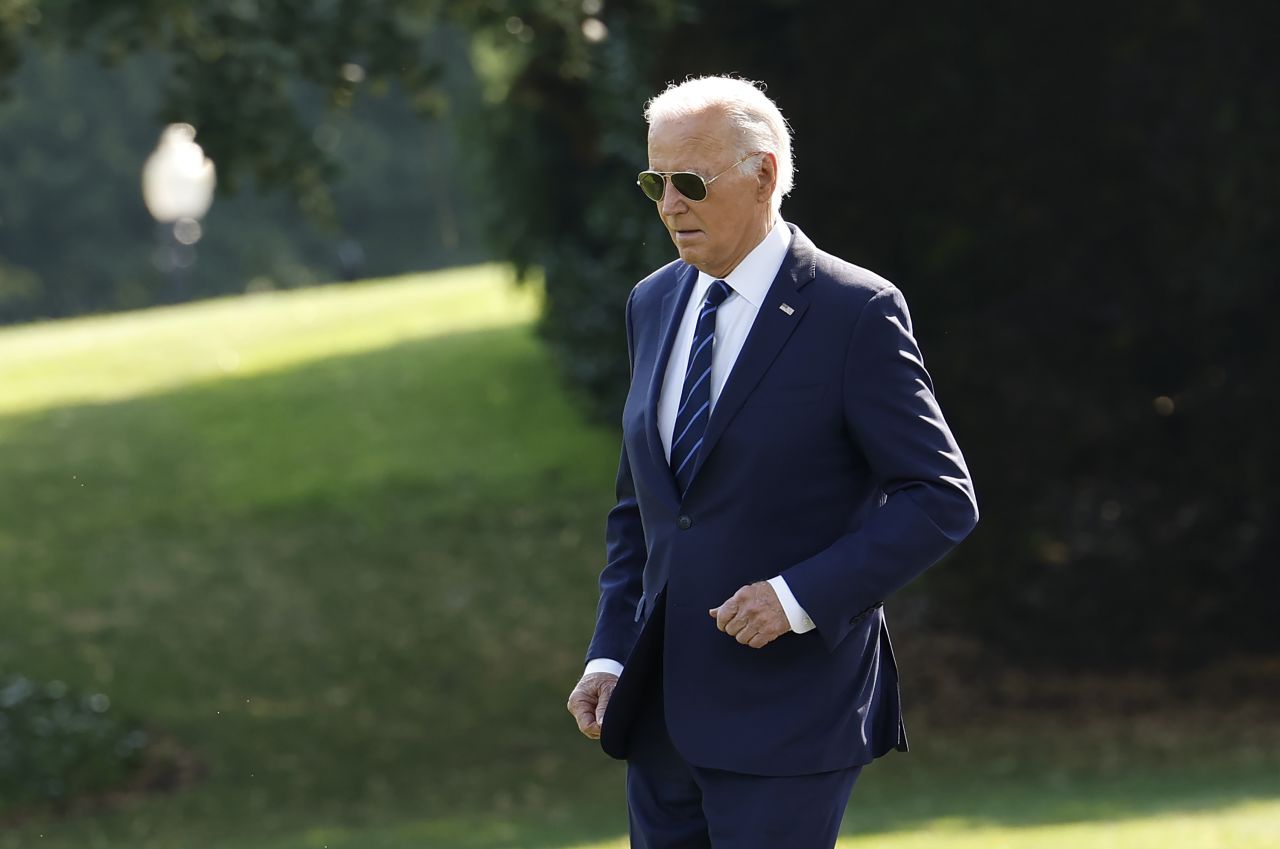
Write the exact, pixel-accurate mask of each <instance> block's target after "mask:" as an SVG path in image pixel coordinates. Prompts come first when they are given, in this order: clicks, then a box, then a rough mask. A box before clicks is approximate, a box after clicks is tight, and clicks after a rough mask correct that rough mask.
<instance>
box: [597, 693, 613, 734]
mask: <svg viewBox="0 0 1280 849" xmlns="http://www.w3.org/2000/svg"><path fill="white" fill-rule="evenodd" d="M612 697H613V688H612V687H609V688H607V689H606V688H601V690H600V700H599V701H597V702H596V713H595V721H596V725H604V714H605V711H606V710H608V708H609V699H610V698H612Z"/></svg>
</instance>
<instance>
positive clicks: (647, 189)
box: [636, 171, 666, 203]
mask: <svg viewBox="0 0 1280 849" xmlns="http://www.w3.org/2000/svg"><path fill="white" fill-rule="evenodd" d="M665 183H666V181H664V180H663V179H662V175H661V174H659V173H657V172H655V171H641V172H640V176H639V177H636V185H637V186H639V187H640V191H642V192H644V196H645V197H647V198H648V199H649V200H651V201H653V202H654V203H657V202H658V201H660V200H662V189H663V187H664V186H665Z"/></svg>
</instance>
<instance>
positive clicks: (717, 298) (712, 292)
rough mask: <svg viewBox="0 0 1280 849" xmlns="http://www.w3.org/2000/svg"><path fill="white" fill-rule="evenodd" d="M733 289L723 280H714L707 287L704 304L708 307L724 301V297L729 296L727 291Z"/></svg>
mask: <svg viewBox="0 0 1280 849" xmlns="http://www.w3.org/2000/svg"><path fill="white" fill-rule="evenodd" d="M732 291H733V290H732V289H730V288H729V284H728V283H726V282H724V281H723V280H714V281H712V283H711V286H710V287H709V288H708V289H707V299H706V301H705V303H706V305H707V306H709V307H718V306H720V305H721V304H723V303H724V299H725V298H727V297H729V293H730V292H732Z"/></svg>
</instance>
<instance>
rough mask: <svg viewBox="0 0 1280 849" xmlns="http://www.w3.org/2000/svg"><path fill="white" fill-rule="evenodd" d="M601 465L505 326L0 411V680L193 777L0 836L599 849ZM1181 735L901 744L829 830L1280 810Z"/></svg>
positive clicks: (1214, 743)
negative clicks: (1259, 805)
mask: <svg viewBox="0 0 1280 849" xmlns="http://www.w3.org/2000/svg"><path fill="white" fill-rule="evenodd" d="M616 450H617V449H616V438H615V437H614V436H613V435H612V434H611V433H609V432H607V431H606V430H604V429H593V428H588V427H586V426H584V425H583V424H582V423H581V422H580V421H579V420H578V419H577V418H576V416H575V413H574V410H573V408H572V407H571V405H570V404H569V403H568V401H567V400H566V399H565V398H564V396H563V393H562V392H561V391H560V389H559V388H558V384H557V382H556V379H555V376H554V373H553V371H552V369H551V368H550V365H549V362H548V359H547V357H546V355H545V353H544V352H543V351H542V350H541V349H540V347H539V346H538V345H537V344H536V342H535V341H534V339H533V337H532V335H531V333H530V331H529V329H528V328H526V327H516V328H501V329H493V330H482V331H472V332H465V333H459V334H454V335H444V336H434V337H431V338H428V339H423V340H415V341H408V342H404V343H401V344H397V345H394V346H392V347H388V348H382V349H379V350H376V351H372V352H364V353H360V354H354V355H344V356H340V357H333V358H329V359H321V360H311V361H308V362H307V363H305V364H303V365H299V366H295V367H291V368H287V369H282V370H279V371H273V372H266V373H259V374H255V375H252V376H248V377H244V378H234V377H232V378H227V379H223V380H217V381H207V382H201V383H195V384H190V385H187V386H184V387H182V388H180V389H176V390H173V391H169V392H165V393H159V394H152V395H146V396H142V397H137V398H133V399H130V400H126V401H118V402H113V403H107V404H89V405H76V406H69V407H58V408H52V409H46V410H42V411H39V412H36V413H24V414H19V415H12V416H7V417H4V418H0V562H3V564H4V565H3V569H4V577H5V579H6V582H7V586H6V591H5V593H4V595H3V597H0V620H3V621H5V622H6V623H7V625H8V627H6V628H5V629H4V633H3V635H0V667H3V668H16V669H19V670H20V671H23V672H26V673H28V674H32V675H36V676H38V677H41V678H45V679H48V678H54V677H58V678H62V679H64V680H68V681H71V682H76V683H77V684H84V685H96V686H99V687H101V688H102V689H103V690H105V691H106V692H109V693H111V695H112V698H113V703H115V704H117V705H119V706H120V707H121V709H126V710H128V711H129V712H131V713H135V714H138V715H142V716H150V717H153V718H154V719H155V721H156V722H157V723H158V724H159V725H161V726H163V727H165V728H167V729H170V730H172V731H173V732H174V733H176V734H179V735H180V736H181V737H182V738H183V739H184V741H186V742H187V743H189V744H190V745H192V746H193V747H195V748H196V749H197V750H198V751H199V752H201V753H202V754H203V755H204V756H206V757H207V758H208V759H209V762H210V764H211V775H210V778H209V780H208V782H206V784H204V785H197V786H195V787H192V788H190V789H189V790H187V791H185V793H184V794H183V798H182V799H172V800H156V801H155V804H154V805H153V804H151V803H144V804H143V805H141V806H139V807H137V808H135V809H133V810H130V811H129V812H128V813H127V815H124V814H122V815H121V816H118V817H106V818H104V820H103V822H102V823H100V824H90V823H84V822H79V823H77V822H65V823H47V824H37V825H35V826H24V827H23V829H21V830H19V831H17V832H14V833H10V834H0V847H6V849H7V847H9V846H15V847H16V846H26V845H32V844H36V845H42V846H46V847H64V846H65V847H70V846H83V845H94V846H103V847H112V846H121V847H123V846H128V847H130V849H144V847H161V846H172V845H187V846H198V847H212V846H219V847H226V849H232V848H233V847H234V849H285V847H325V846H327V847H329V849H356V848H357V847H359V849H379V847H383V849H408V847H414V849H418V847H423V846H441V847H457V849H500V848H501V847H533V849H553V847H555V849H561V847H570V846H576V845H582V844H591V843H595V842H600V841H606V840H618V839H620V838H621V837H622V835H623V834H624V831H625V810H624V807H623V804H624V803H623V798H622V783H621V780H620V772H619V771H617V770H616V769H612V768H611V767H609V766H606V765H599V766H597V759H601V760H602V759H603V755H599V754H598V753H596V752H593V751H591V749H590V747H589V744H585V743H584V741H582V740H581V739H579V738H577V736H576V733H575V732H574V731H573V729H572V724H571V722H570V721H569V719H568V718H567V715H565V713H564V710H563V706H562V705H563V699H564V695H565V691H566V690H567V688H568V686H569V685H571V683H572V680H573V678H575V677H576V674H577V671H579V670H580V668H581V651H582V648H583V646H584V645H585V642H586V639H587V637H588V633H587V632H588V631H589V629H590V624H591V622H590V621H591V614H592V611H593V610H594V602H595V598H594V595H595V593H594V574H595V572H596V571H597V569H598V561H599V557H600V548H601V545H600V537H601V530H600V529H601V525H602V522H603V516H604V512H605V510H607V508H608V506H609V494H610V492H611V485H612V468H613V464H614V462H615V461H616ZM905 679H906V688H907V690H908V695H909V689H910V670H909V669H908V670H906V671H905ZM910 719H911V717H910V715H909V716H908V721H909V722H910ZM1117 721H1119V720H1117ZM1182 733H1184V735H1185V740H1183V741H1181V742H1177V741H1175V743H1173V744H1171V745H1170V746H1166V747H1164V748H1162V749H1159V750H1158V751H1157V750H1149V749H1144V748H1143V746H1141V745H1137V746H1130V745H1129V744H1127V743H1124V742H1123V735H1119V736H1118V737H1116V738H1115V739H1119V740H1120V741H1121V742H1120V743H1118V744H1117V743H1115V740H1110V741H1108V740H1102V741H1100V740H1096V739H1092V738H1088V737H1086V738H1083V739H1082V738H1081V737H1080V736H1079V735H1078V734H1077V729H1075V728H1073V727H1072V725H1071V722H1070V718H1069V717H1068V718H1064V721H1063V722H1062V723H1060V724H1059V725H1058V727H1056V728H1050V729H1048V730H1046V729H1045V727H1044V726H1043V725H1042V726H1035V727H1032V726H1028V727H1027V728H1026V729H1025V730H1024V731H1021V732H1019V731H1017V730H1016V729H1015V730H1014V732H1013V733H1012V735H1011V736H1009V735H1006V737H1005V738H1002V739H1001V740H997V741H991V742H984V739H985V738H984V734H978V733H975V734H972V735H969V734H968V733H967V732H964V731H963V730H958V731H957V730H949V731H947V732H945V734H942V733H941V732H939V733H933V734H922V735H918V736H915V737H913V741H914V742H916V744H917V749H918V750H919V753H918V754H913V755H911V756H908V757H905V758H901V757H891V758H889V759H886V760H885V761H884V762H882V763H878V764H876V765H875V766H873V767H871V768H869V769H868V770H867V771H866V772H865V773H864V776H863V779H862V781H861V782H860V785H859V787H858V789H857V790H856V791H855V795H854V800H853V804H852V806H851V808H850V812H849V815H848V817H847V818H846V833H848V834H872V833H891V832H895V831H903V830H910V829H915V828H920V827H923V826H924V825H926V824H928V823H930V822H933V821H936V820H940V819H949V820H960V821H963V822H966V823H972V824H975V825H977V824H1000V825H1008V826H1029V825H1036V824H1046V823H1072V822H1086V821H1098V820H1111V819H1120V818H1128V817H1142V816H1161V815H1164V814H1168V813H1173V812H1187V811H1215V810H1224V809H1226V808H1229V807H1231V806H1234V805H1236V804H1238V803H1239V802H1241V801H1245V800H1248V799H1257V798H1277V797H1280V759H1278V758H1277V757H1276V755H1275V751H1274V750H1269V751H1267V752H1263V753H1262V754H1261V755H1260V756H1255V755H1256V754H1257V753H1253V754H1251V753H1250V752H1249V751H1247V749H1242V748H1241V747H1240V746H1239V739H1240V737H1241V735H1242V734H1243V735H1247V734H1248V730H1247V729H1244V730H1242V729H1239V728H1235V727H1232V726H1231V725H1230V723H1229V722H1226V721H1224V720H1223V718H1221V717H1219V718H1218V721H1217V722H1216V724H1215V727H1210V726H1209V725H1207V724H1196V723H1190V724H1188V725H1187V727H1186V728H1184V729H1183V732H1182ZM946 735H951V737H950V738H948V737H947V736H946ZM930 738H932V739H933V740H936V741H945V740H947V739H951V740H957V739H958V740H960V742H959V743H958V744H956V745H954V746H950V747H947V748H935V747H932V744H931V743H930V742H928V741H929V740H930ZM1271 739H1274V735H1272V737H1271ZM1184 744H1185V745H1184ZM1220 744H1223V745H1220ZM1126 747H1127V748H1126ZM1117 753H1118V754H1117ZM486 799H488V800H493V801H494V804H493V805H492V806H490V807H487V806H486V804H485V801H484V800H486ZM512 800H514V801H512ZM272 811H289V812H292V813H285V814H279V815H278V818H277V819H275V820H273V819H272V817H273V816H277V815H275V814H273V813H272ZM495 812H496V813H495ZM419 817H422V819H419ZM335 820H336V821H338V822H342V821H344V820H345V821H349V822H350V824H347V825H336V826H332V827H326V826H324V825H323V823H326V822H332V821H335ZM268 823H271V824H270V826H269V827H268V825H267V824H268ZM313 823H314V825H313ZM37 835H39V838H38V840H37Z"/></svg>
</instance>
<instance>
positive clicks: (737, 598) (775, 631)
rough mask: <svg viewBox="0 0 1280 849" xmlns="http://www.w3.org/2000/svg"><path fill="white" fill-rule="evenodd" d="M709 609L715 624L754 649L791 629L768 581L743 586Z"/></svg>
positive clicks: (761, 646) (762, 646)
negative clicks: (721, 602)
mask: <svg viewBox="0 0 1280 849" xmlns="http://www.w3.org/2000/svg"><path fill="white" fill-rule="evenodd" d="M708 612H709V613H710V614H711V617H712V618H713V619H715V620H716V627H717V628H719V629H720V630H721V631H724V632H725V633H726V634H728V635H729V636H730V637H733V638H734V639H735V640H737V641H738V642H740V643H742V644H743V645H744V646H751V648H753V649H759V648H764V647H765V646H767V645H769V643H772V642H773V641H774V640H776V639H778V637H781V636H782V635H783V634H785V633H787V632H788V631H790V630H791V623H790V622H788V621H787V614H786V612H785V611H783V609H782V602H780V601H778V594H777V593H775V592H774V591H773V587H771V586H769V584H768V582H767V581H757V582H756V583H754V584H751V585H750V586H746V587H743V588H742V589H740V590H738V591H737V592H736V593H734V594H733V595H732V596H730V597H729V599H728V600H727V601H725V602H724V603H723V604H721V605H720V606H719V607H713V608H711V610H710V611H708Z"/></svg>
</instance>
